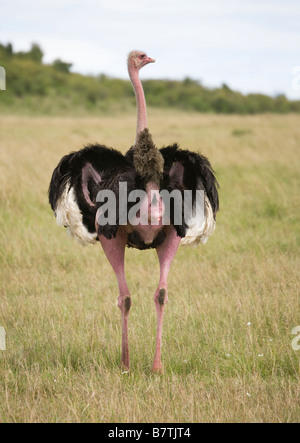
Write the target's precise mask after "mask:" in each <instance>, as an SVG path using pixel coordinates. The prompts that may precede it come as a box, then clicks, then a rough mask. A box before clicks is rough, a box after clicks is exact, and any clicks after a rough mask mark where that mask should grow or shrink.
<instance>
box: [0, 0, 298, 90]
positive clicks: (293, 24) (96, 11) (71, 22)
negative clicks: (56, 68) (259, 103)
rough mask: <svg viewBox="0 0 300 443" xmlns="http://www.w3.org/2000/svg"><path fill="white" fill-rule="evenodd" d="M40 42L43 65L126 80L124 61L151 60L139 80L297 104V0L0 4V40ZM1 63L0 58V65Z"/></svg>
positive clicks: (19, 45)
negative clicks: (281, 97) (190, 83)
mask: <svg viewBox="0 0 300 443" xmlns="http://www.w3.org/2000/svg"><path fill="white" fill-rule="evenodd" d="M8 42H10V43H12V44H13V46H14V49H15V50H17V51H20V50H28V49H30V47H31V44H32V43H33V42H34V43H37V44H39V45H40V46H41V48H42V50H43V52H44V62H46V63H51V62H53V61H54V60H55V59H57V58H60V59H62V60H63V61H66V62H72V63H73V66H72V71H74V72H80V73H83V74H95V75H97V74H99V73H104V74H107V75H110V76H113V77H119V78H128V74H127V68H126V57H127V54H128V53H129V52H130V51H131V50H132V49H141V50H143V51H146V53H147V54H148V55H149V56H151V57H153V58H155V59H156V63H155V64H151V65H148V66H147V67H146V68H144V69H143V71H141V78H142V79H143V78H164V79H166V78H167V79H178V80H182V79H184V78H185V77H191V78H193V79H195V80H198V81H201V83H202V84H203V85H204V86H208V87H218V86H220V85H222V84H223V83H226V84H227V85H228V86H229V87H231V88H232V89H234V90H237V91H240V92H243V93H249V92H260V93H266V94H269V95H276V94H280V93H284V94H285V95H286V96H287V97H289V98H291V99H300V1H299V0H284V1H283V0H205V1H204V0H26V1H25V0H1V2H0V43H2V44H6V43H8ZM0 65H1V60H0Z"/></svg>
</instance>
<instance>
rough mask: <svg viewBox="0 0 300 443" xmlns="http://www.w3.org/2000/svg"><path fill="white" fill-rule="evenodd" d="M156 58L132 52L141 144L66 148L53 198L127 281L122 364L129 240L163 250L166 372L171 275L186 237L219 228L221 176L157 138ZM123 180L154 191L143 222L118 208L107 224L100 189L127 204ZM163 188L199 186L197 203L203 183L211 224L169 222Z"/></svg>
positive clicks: (159, 297) (125, 292)
mask: <svg viewBox="0 0 300 443" xmlns="http://www.w3.org/2000/svg"><path fill="white" fill-rule="evenodd" d="M154 61H155V60H153V59H151V58H150V57H148V56H147V55H146V54H145V53H144V52H141V51H132V52H131V53H130V54H129V56H128V72H129V76H130V79H131V82H132V85H133V88H134V91H135V95H136V101H137V129H136V140H135V143H134V145H133V146H132V147H131V149H130V150H129V151H128V152H127V154H126V155H125V156H124V155H122V154H121V153H120V152H119V151H117V150H115V149H111V148H107V147H105V146H103V145H98V144H95V145H89V146H86V147H84V148H83V149H82V150H80V151H78V152H74V153H71V154H69V155H66V156H65V157H63V158H62V160H61V161H60V163H59V164H58V166H57V167H56V169H55V170H54V172H53V176H52V180H51V183H50V188H49V201H50V204H51V207H52V209H53V211H54V213H55V216H56V218H57V223H58V224H59V225H63V226H65V227H67V228H68V230H69V231H70V233H71V234H72V235H73V236H74V237H75V238H77V239H78V240H79V241H80V242H81V243H84V244H86V243H94V242H95V241H97V240H99V241H100V243H101V245H102V247H103V250H104V252H105V254H106V256H107V258H108V260H109V262H110V264H111V266H112V268H113V270H114V272H115V274H116V277H117V281H118V286H119V297H118V307H119V308H120V310H121V314H122V364H123V365H124V366H125V367H126V368H129V347H128V326H127V322H128V316H129V311H130V307H131V296H130V292H129V289H128V286H127V283H126V278H125V270H124V258H125V247H126V245H127V246H129V247H133V248H137V249H140V250H144V249H149V248H155V249H156V252H157V255H158V259H159V264H160V278H159V284H158V288H157V290H156V292H155V295H154V302H155V307H156V311H157V333H156V348H155V356H154V362H153V367H152V369H153V371H161V370H162V363H161V340H162V324H163V314H164V306H165V304H166V303H167V301H168V291H167V278H168V273H169V270H170V266H171V263H172V260H173V258H174V256H175V254H176V251H177V249H178V246H179V244H180V243H181V244H198V243H199V242H203V243H204V242H205V241H206V240H207V237H208V236H209V235H210V234H212V233H213V231H214V227H215V218H216V212H217V211H218V207H219V201H218V192H217V181H216V179H215V176H214V173H213V170H212V168H211V165H210V163H209V161H208V160H207V159H206V158H205V157H203V156H202V155H199V154H196V153H194V152H190V151H187V150H181V149H179V147H178V145H177V144H173V145H171V146H168V147H164V148H162V149H160V150H158V149H157V148H156V146H155V145H154V143H153V141H152V138H151V135H150V133H149V131H148V129H147V126H148V124H147V111H146V103H145V96H144V91H143V87H142V84H141V82H140V80H139V70H140V69H141V68H142V67H143V66H145V65H146V64H148V63H152V62H154ZM120 183H126V185H127V195H128V194H129V193H130V192H131V191H134V190H143V191H145V195H146V196H147V198H145V199H144V201H142V202H140V209H139V213H138V214H139V215H140V216H141V218H140V219H139V221H138V222H137V223H133V222H132V220H129V219H128V221H127V223H125V224H124V223H120V217H121V215H124V214H119V213H118V211H117V217H116V223H113V224H109V223H107V224H103V223H99V217H101V215H103V210H102V209H101V208H102V206H103V201H102V202H99V199H98V198H97V195H99V194H98V193H99V192H100V191H102V190H109V191H113V192H114V195H115V196H116V207H117V208H119V199H120V200H121V196H120V192H119V184H120ZM162 190H167V191H169V192H171V191H173V190H179V191H180V193H181V194H182V195H183V194H184V191H185V190H191V191H192V195H193V205H194V206H195V204H196V203H195V194H196V191H197V190H202V191H203V192H204V219H203V223H200V225H199V223H198V224H197V223H195V222H194V221H193V220H194V219H193V217H192V214H188V216H187V217H186V216H185V218H184V220H182V222H181V223H177V224H176V223H174V217H173V215H172V214H171V215H170V217H169V222H168V223H166V222H165V220H164V217H163V215H164V209H165V205H164V201H163V199H162V197H161V194H160V191H162ZM122 198H123V197H122ZM180 204H182V208H180V210H181V211H182V212H183V210H184V204H183V203H182V202H181V203H180ZM129 206H130V204H129ZM173 206H174V207H175V206H176V204H175V203H174V205H173ZM177 206H178V203H177ZM131 207H132V204H131ZM173 209H174V208H173ZM175 209H176V208H175ZM177 210H178V207H177ZM192 212H193V211H192ZM150 213H151V217H152V218H151V221H153V220H154V221H155V223H151V224H149V223H148V221H150V216H149V214H150ZM141 220H143V221H141ZM186 220H187V221H186ZM145 221H146V222H145Z"/></svg>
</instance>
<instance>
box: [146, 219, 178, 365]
mask: <svg viewBox="0 0 300 443" xmlns="http://www.w3.org/2000/svg"><path fill="white" fill-rule="evenodd" d="M180 240H181V238H180V237H178V236H177V233H176V231H175V229H174V227H173V226H168V227H167V231H166V239H165V241H164V242H163V244H162V245H160V246H158V247H157V248H156V252H157V255H158V259H159V265H160V279H159V285H158V288H157V290H156V292H155V295H154V302H155V307H156V313H157V331H156V346H155V356H154V362H153V366H152V371H154V372H159V371H162V369H163V366H162V362H161V340H162V326H163V316H164V307H165V304H166V303H167V301H168V290H167V279H168V274H169V271H170V267H171V264H172V261H173V258H174V256H175V254H176V252H177V249H178V246H179V243H180Z"/></svg>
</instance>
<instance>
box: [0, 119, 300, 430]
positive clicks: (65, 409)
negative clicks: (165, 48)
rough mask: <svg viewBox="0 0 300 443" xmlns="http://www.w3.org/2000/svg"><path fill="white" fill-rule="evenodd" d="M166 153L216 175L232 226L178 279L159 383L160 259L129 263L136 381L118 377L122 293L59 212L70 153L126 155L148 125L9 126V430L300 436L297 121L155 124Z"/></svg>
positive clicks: (4, 231)
mask: <svg viewBox="0 0 300 443" xmlns="http://www.w3.org/2000/svg"><path fill="white" fill-rule="evenodd" d="M149 124H150V129H152V133H153V137H154V140H155V141H156V143H157V145H158V146H162V145H164V144H168V143H170V142H173V141H179V142H180V143H181V145H182V147H185V148H189V149H193V150H199V149H200V150H201V152H203V154H205V155H207V156H208V157H209V159H210V160H211V162H212V164H213V166H214V168H215V171H216V174H217V177H218V180H219V183H220V200H221V211H220V213H219V214H218V218H217V228H216V232H215V234H214V236H213V237H211V238H210V239H209V241H208V243H207V244H206V245H205V246H202V247H199V248H196V249H195V248H183V247H182V248H181V249H180V250H179V251H178V253H177V256H176V258H175V260H174V263H173V267H172V269H171V272H170V277H169V303H168V305H167V307H166V312H165V321H164V335H163V362H164V373H163V374H162V375H158V374H153V373H151V370H150V369H151V365H152V360H153V356H154V345H155V330H156V315H155V307H154V302H153V294H154V291H155V289H156V286H157V283H158V276H159V274H158V271H159V269H158V264H157V259H156V255H155V251H146V252H139V251H135V250H128V251H127V260H126V266H127V276H128V284H129V287H130V289H131V293H132V302H133V305H132V310H131V313H130V319H129V320H130V321H129V342H130V351H131V370H130V372H129V373H123V372H122V370H121V368H120V342H121V316H120V312H119V309H118V308H117V296H118V291H117V286H116V281H115V277H114V275H113V272H112V270H111V268H110V265H109V263H108V262H107V260H106V259H105V257H104V253H103V252H102V250H101V249H100V247H99V245H98V246H90V247H85V248H82V247H81V246H79V245H78V244H76V243H75V242H74V241H73V240H72V239H70V238H69V237H68V236H67V235H66V232H65V231H64V229H62V228H58V227H57V226H56V222H55V218H54V217H53V214H52V212H51V210H50V207H49V206H48V202H47V188H48V185H49V181H50V176H51V173H52V170H53V169H54V167H55V166H56V164H57V163H58V161H59V160H60V158H61V157H62V155H64V154H65V153H68V152H70V151H72V150H77V149H79V148H81V147H82V145H83V144H85V143H88V142H94V141H99V142H101V143H104V144H107V145H109V146H113V147H116V148H119V149H120V150H122V151H125V150H126V149H128V148H129V147H130V146H131V143H132V142H133V139H134V131H135V114H134V113H132V114H130V115H126V116H125V115H123V114H119V115H116V116H114V117H111V116H106V117H100V118H94V117H93V118H89V117H86V118H83V119H80V118H67V117H66V118H46V117H41V118H37V117H31V118H30V117H28V118H24V117H16V116H3V115H2V116H1V118H0V226H1V230H0V242H1V249H0V275H1V286H0V326H3V327H4V328H5V330H6V333H7V341H6V348H7V350H6V351H0V421H1V422H156V423H158V422H160V423H164V422H179V423H186V422H297V421H299V420H300V384H299V381H300V372H299V361H300V360H299V359H300V351H295V350H293V349H292V340H293V338H295V337H294V336H293V335H292V333H291V332H292V329H293V328H294V327H295V326H297V325H300V310H299V280H300V254H299V246H300V229H299V226H300V225H299V222H300V220H299V218H300V214H299V213H300V210H299V189H300V186H299V185H300V175H299V174H300V160H299V154H300V124H299V117H298V116H295V115H286V116H279V115H272V116H271V115H264V116H260V115H258V116H245V117H241V116H214V115H201V114H184V113H178V112H176V113H175V112H168V111H164V112H162V111H160V112H159V111H155V110H150V111H149Z"/></svg>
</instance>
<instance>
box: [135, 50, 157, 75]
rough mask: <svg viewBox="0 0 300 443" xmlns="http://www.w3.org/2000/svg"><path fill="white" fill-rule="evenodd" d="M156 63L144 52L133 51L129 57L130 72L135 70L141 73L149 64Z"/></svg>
mask: <svg viewBox="0 0 300 443" xmlns="http://www.w3.org/2000/svg"><path fill="white" fill-rule="evenodd" d="M154 62H155V60H154V58H151V57H148V56H147V55H146V53H145V52H143V51H131V52H130V54H129V55H128V70H129V71H130V70H131V69H135V70H137V71H139V70H140V69H141V68H143V67H144V66H146V65H147V64H148V63H154Z"/></svg>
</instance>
